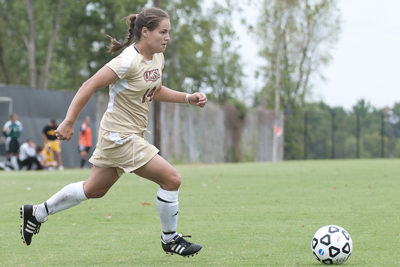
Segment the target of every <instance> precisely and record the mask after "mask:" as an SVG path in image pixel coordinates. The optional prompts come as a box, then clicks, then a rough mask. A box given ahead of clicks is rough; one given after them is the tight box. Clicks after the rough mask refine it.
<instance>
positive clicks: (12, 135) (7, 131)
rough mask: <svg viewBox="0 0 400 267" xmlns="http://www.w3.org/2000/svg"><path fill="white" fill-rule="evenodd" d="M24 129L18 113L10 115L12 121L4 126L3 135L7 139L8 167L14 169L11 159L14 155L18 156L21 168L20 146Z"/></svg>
mask: <svg viewBox="0 0 400 267" xmlns="http://www.w3.org/2000/svg"><path fill="white" fill-rule="evenodd" d="M22 128H23V127H22V123H21V122H20V121H19V120H18V116H17V114H16V113H12V114H11V115H10V120H8V121H7V122H6V123H5V124H4V126H3V135H4V136H5V137H6V152H7V162H6V165H7V166H8V167H12V166H11V157H12V156H13V155H16V156H17V162H18V165H19V166H21V162H20V160H19V146H20V136H21V132H22Z"/></svg>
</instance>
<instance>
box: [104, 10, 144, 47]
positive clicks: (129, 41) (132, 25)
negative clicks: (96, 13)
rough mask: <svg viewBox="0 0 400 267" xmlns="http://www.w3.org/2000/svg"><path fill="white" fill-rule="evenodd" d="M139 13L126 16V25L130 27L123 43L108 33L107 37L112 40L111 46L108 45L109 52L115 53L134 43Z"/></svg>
mask: <svg viewBox="0 0 400 267" xmlns="http://www.w3.org/2000/svg"><path fill="white" fill-rule="evenodd" d="M138 16H139V14H132V15H129V16H128V17H126V25H127V26H128V27H129V28H128V33H127V35H126V39H125V41H124V42H123V43H122V44H121V43H120V42H118V41H117V39H115V38H113V37H111V36H110V35H108V34H107V37H108V38H110V41H111V46H107V47H108V51H107V53H111V54H114V53H115V52H117V51H119V50H120V49H122V48H125V47H128V46H129V45H130V44H132V43H133V40H134V36H135V32H134V31H135V22H136V19H137V17H138Z"/></svg>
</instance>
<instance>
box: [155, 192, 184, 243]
mask: <svg viewBox="0 0 400 267" xmlns="http://www.w3.org/2000/svg"><path fill="white" fill-rule="evenodd" d="M178 193H179V190H178V191H166V190H164V189H161V187H160V188H159V189H158V191H157V211H158V215H159V216H160V221H161V228H162V231H163V234H162V238H163V240H164V241H166V242H169V240H170V239H171V238H172V237H173V236H174V235H175V234H176V228H177V225H178V212H179V202H178Z"/></svg>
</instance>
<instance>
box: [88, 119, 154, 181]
mask: <svg viewBox="0 0 400 267" xmlns="http://www.w3.org/2000/svg"><path fill="white" fill-rule="evenodd" d="M158 151H159V150H158V149H157V148H156V147H155V146H153V145H151V144H149V142H147V140H146V139H145V138H144V133H143V134H122V133H114V132H107V131H104V130H103V129H102V128H101V127H100V129H99V137H98V141H97V145H96V149H95V151H94V152H93V155H92V157H91V158H90V159H89V162H91V163H92V164H93V165H95V166H98V167H102V168H111V167H115V168H117V172H118V175H119V176H121V175H122V174H123V173H130V172H132V171H134V170H136V169H138V168H140V167H142V166H143V165H145V164H146V163H147V162H149V161H150V160H151V159H152V158H153V157H154V156H155V155H157V153H158Z"/></svg>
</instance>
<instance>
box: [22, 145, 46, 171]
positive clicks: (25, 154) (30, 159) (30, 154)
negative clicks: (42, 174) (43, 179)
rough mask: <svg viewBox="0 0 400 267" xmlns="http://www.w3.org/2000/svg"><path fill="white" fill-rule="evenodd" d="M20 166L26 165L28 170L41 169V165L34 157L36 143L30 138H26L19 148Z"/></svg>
mask: <svg viewBox="0 0 400 267" xmlns="http://www.w3.org/2000/svg"><path fill="white" fill-rule="evenodd" d="M19 159H20V161H21V168H23V167H24V166H27V169H28V170H42V169H43V168H42V165H41V164H40V162H39V160H38V159H37V157H36V145H35V143H34V142H33V140H32V139H30V138H29V139H28V140H26V142H25V143H23V144H22V145H21V147H20V148H19Z"/></svg>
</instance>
